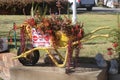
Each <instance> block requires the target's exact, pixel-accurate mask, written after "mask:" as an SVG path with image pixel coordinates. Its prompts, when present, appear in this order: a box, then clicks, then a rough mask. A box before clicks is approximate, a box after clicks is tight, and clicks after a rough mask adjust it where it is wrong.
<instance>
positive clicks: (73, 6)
mask: <svg viewBox="0 0 120 80" xmlns="http://www.w3.org/2000/svg"><path fill="white" fill-rule="evenodd" d="M72 12H73V15H72V23H73V24H76V20H77V17H76V13H77V11H76V0H73V5H72Z"/></svg>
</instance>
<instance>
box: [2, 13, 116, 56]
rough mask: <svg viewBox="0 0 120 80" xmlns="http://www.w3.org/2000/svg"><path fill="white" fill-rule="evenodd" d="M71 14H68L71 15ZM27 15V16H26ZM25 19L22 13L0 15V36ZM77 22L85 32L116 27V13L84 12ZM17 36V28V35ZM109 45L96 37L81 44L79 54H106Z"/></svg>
mask: <svg viewBox="0 0 120 80" xmlns="http://www.w3.org/2000/svg"><path fill="white" fill-rule="evenodd" d="M71 16H72V15H70V17H71ZM27 17H29V16H27ZM24 20H26V16H24V15H0V37H5V36H6V37H7V36H8V33H9V30H10V29H12V27H13V23H14V22H15V23H16V24H18V25H20V24H22V23H23V22H24ZM77 20H78V22H83V23H84V30H85V33H89V32H90V31H92V30H94V29H96V28H98V27H104V26H109V27H110V28H117V25H118V23H117V15H116V14H94V13H84V14H78V15H77ZM106 33H109V30H101V31H99V32H98V34H106ZM17 36H19V30H18V35H17ZM110 46H111V43H110V42H109V39H106V38H96V39H94V40H90V41H88V42H86V43H84V44H83V49H81V56H95V54H96V53H98V52H100V53H103V54H104V55H106V51H107V50H106V49H107V48H108V47H110Z"/></svg>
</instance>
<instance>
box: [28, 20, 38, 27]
mask: <svg viewBox="0 0 120 80" xmlns="http://www.w3.org/2000/svg"><path fill="white" fill-rule="evenodd" d="M27 22H28V24H30V25H31V26H34V25H35V24H36V23H35V20H34V19H33V18H30V19H28V21H27Z"/></svg>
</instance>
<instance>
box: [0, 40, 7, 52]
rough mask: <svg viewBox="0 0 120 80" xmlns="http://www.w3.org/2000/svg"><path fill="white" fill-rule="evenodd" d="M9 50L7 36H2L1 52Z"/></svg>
mask: <svg viewBox="0 0 120 80" xmlns="http://www.w3.org/2000/svg"><path fill="white" fill-rule="evenodd" d="M6 50H8V40H7V38H0V52H3V51H6Z"/></svg>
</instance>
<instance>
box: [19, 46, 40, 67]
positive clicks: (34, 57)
mask: <svg viewBox="0 0 120 80" xmlns="http://www.w3.org/2000/svg"><path fill="white" fill-rule="evenodd" d="M29 49H30V48H26V49H25V51H27V50H29ZM21 53H22V48H21V47H20V48H19V49H18V52H17V55H18V56H19V55H20V54H21ZM39 57H40V54H39V51H38V50H35V51H33V52H32V53H31V54H29V55H27V57H26V58H18V60H19V62H20V63H22V64H23V65H25V66H29V65H35V64H36V63H37V62H38V60H39Z"/></svg>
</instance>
